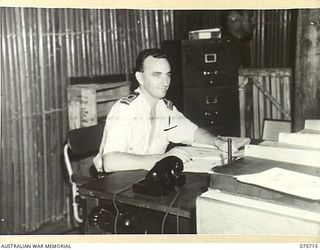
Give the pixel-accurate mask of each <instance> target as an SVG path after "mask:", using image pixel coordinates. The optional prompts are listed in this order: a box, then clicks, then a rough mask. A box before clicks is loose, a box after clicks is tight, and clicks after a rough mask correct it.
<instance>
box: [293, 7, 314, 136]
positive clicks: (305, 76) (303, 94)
mask: <svg viewBox="0 0 320 250" xmlns="http://www.w3.org/2000/svg"><path fill="white" fill-rule="evenodd" d="M297 25H298V30H297V51H296V69H295V85H294V95H295V101H294V106H293V110H294V119H293V121H294V122H293V130H294V132H295V131H297V130H300V129H302V128H303V127H304V121H305V120H306V119H320V81H319V79H320V71H319V68H320V56H319V53H320V32H319V29H320V9H303V10H299V13H298V22H297Z"/></svg>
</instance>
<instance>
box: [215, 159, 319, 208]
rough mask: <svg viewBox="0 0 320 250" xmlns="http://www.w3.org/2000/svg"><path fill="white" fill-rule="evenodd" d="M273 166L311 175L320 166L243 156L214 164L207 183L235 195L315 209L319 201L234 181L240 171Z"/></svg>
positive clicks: (247, 171)
mask: <svg viewBox="0 0 320 250" xmlns="http://www.w3.org/2000/svg"><path fill="white" fill-rule="evenodd" d="M273 167H277V168H282V169H287V170H291V171H296V172H300V173H304V174H308V175H312V176H318V177H319V176H320V168H317V167H308V166H302V165H298V164H291V163H284V162H279V161H271V160H264V159H258V158H253V157H245V158H243V159H241V160H239V161H236V162H234V163H233V164H231V165H230V166H220V167H215V168H214V170H213V171H214V173H215V174H213V175H211V176H210V187H211V188H214V189H219V190H222V191H225V192H228V193H231V194H234V195H237V196H245V197H251V198H253V199H259V200H264V201H269V202H273V203H277V204H281V205H285V206H291V207H296V208H300V209H306V210H309V211H313V212H317V213H319V211H320V201H315V200H310V199H307V198H303V197H298V196H295V195H290V194H287V193H283V192H280V191H276V190H272V189H268V188H265V187H261V186H257V185H254V184H249V183H243V182H240V181H238V180H237V179H236V177H235V176H237V175H243V174H255V173H260V172H262V171H265V170H268V169H271V168H273Z"/></svg>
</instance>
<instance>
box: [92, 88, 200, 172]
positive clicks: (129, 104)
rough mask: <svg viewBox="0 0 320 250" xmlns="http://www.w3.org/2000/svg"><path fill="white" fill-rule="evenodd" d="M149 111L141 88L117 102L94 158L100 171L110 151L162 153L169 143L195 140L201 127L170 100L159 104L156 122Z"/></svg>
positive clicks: (187, 142) (143, 153)
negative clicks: (104, 157)
mask: <svg viewBox="0 0 320 250" xmlns="http://www.w3.org/2000/svg"><path fill="white" fill-rule="evenodd" d="M150 112H151V107H150V105H149V104H148V102H147V101H146V99H145V97H144V96H143V94H142V93H141V91H140V89H139V88H138V89H136V90H135V92H133V94H129V95H128V96H127V97H124V98H122V99H120V100H119V101H117V102H116V103H115V104H114V106H113V107H112V109H111V110H110V113H109V114H108V117H107V120H106V125H105V131H104V136H103V137H104V138H103V139H102V142H101V146H100V152H99V154H98V155H97V156H96V158H95V159H94V163H95V165H96V168H97V169H98V170H100V169H102V156H103V155H105V154H107V153H108V152H126V153H132V154H140V155H147V154H163V153H164V152H165V150H166V148H167V146H168V144H169V142H174V143H185V144H191V143H192V142H193V137H194V132H195V130H196V129H197V128H198V126H197V125H196V124H194V123H192V122H191V121H190V120H188V119H187V118H186V117H185V116H184V115H183V114H182V113H181V112H179V111H178V110H177V109H176V107H175V106H173V105H172V103H171V102H170V101H167V100H160V101H159V102H158V103H157V105H156V109H155V112H156V114H155V117H156V118H155V119H154V121H153V122H152V121H151V117H150ZM152 124H154V126H153V128H152Z"/></svg>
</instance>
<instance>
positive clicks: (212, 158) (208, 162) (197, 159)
mask: <svg viewBox="0 0 320 250" xmlns="http://www.w3.org/2000/svg"><path fill="white" fill-rule="evenodd" d="M183 150H185V151H187V152H188V153H189V154H190V155H191V156H192V161H190V162H188V163H186V164H184V172H194V173H208V172H210V171H211V169H212V168H213V167H215V166H220V165H225V164H226V163H227V162H228V155H227V154H226V153H223V152H221V151H220V150H218V149H217V148H214V147H208V148H205V147H183Z"/></svg>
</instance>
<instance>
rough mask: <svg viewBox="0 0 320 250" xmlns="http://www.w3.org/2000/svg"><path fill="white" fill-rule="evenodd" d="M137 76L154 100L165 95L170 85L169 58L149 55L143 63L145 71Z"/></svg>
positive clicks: (142, 86)
mask: <svg viewBox="0 0 320 250" xmlns="http://www.w3.org/2000/svg"><path fill="white" fill-rule="evenodd" d="M136 77H137V79H138V81H139V83H140V87H141V89H142V91H144V92H145V93H146V94H147V95H148V96H149V97H151V98H152V99H153V100H159V99H162V98H163V97H165V95H166V93H167V90H168V88H169V86H170V80H171V68H170V64H169V62H168V60H167V59H165V58H154V57H153V56H148V57H147V58H146V59H145V60H144V63H143V72H137V74H136Z"/></svg>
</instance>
